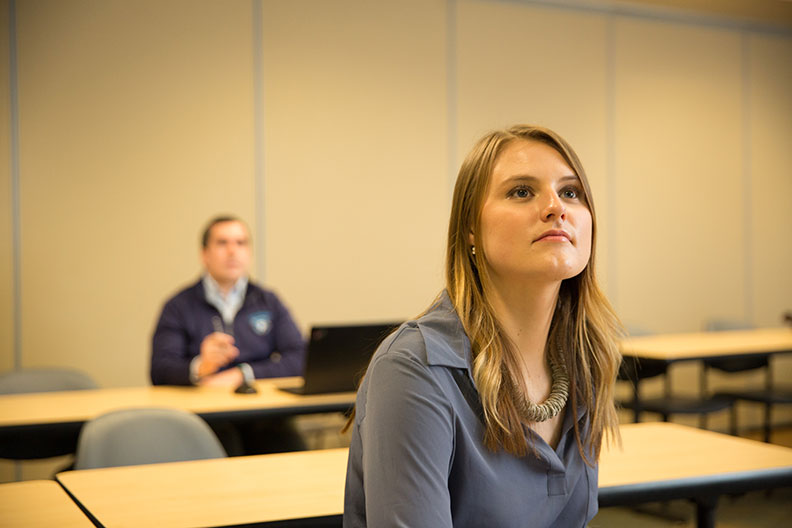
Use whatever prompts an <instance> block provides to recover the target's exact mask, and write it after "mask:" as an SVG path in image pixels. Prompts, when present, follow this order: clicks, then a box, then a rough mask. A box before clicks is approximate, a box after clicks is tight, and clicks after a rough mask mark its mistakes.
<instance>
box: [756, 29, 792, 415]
mask: <svg viewBox="0 0 792 528" xmlns="http://www.w3.org/2000/svg"><path fill="white" fill-rule="evenodd" d="M749 50H750V56H749V59H748V60H749V63H750V82H751V84H750V88H749V91H750V118H751V129H750V138H751V145H750V147H751V153H750V156H751V211H752V213H753V214H752V219H751V225H750V233H751V234H750V237H751V251H752V253H751V254H752V258H751V267H752V270H751V271H752V277H753V283H752V284H751V286H752V293H753V298H752V299H751V302H752V308H753V316H754V322H755V324H757V325H759V326H778V325H780V324H782V322H781V314H782V313H784V312H787V313H788V312H792V273H790V270H792V245H790V243H789V241H790V239H792V235H790V233H792V198H791V197H792V174H790V170H792V169H790V167H792V150H790V143H791V142H792V140H791V139H790V138H792V38H789V37H786V38H782V37H774V36H760V35H754V36H752V37H751V39H750V43H749ZM773 374H774V376H775V379H776V380H778V381H779V382H783V383H789V382H790V380H792V355H790V354H785V355H782V356H778V357H776V358H773ZM775 414H776V420H777V421H782V422H783V421H784V420H786V421H787V422H788V421H789V420H790V419H792V409H790V408H789V406H780V407H779V408H778V410H777V411H775Z"/></svg>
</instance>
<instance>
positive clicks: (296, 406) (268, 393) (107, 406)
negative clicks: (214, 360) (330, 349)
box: [0, 378, 355, 458]
mask: <svg viewBox="0 0 792 528" xmlns="http://www.w3.org/2000/svg"><path fill="white" fill-rule="evenodd" d="M301 382H302V378H277V379H262V380H256V382H255V385H256V388H257V389H258V391H259V392H258V394H235V393H234V392H233V390H232V389H228V388H210V387H176V386H166V385H159V386H153V387H152V386H146V387H131V388H114V389H96V390H82V391H64V392H41V393H30V394H7V395H1V396H0V452H2V453H7V452H13V453H18V454H19V456H15V457H14V458H36V456H35V452H36V451H35V449H36V443H37V441H38V440H39V439H42V438H43V437H46V436H47V435H49V434H52V433H53V432H58V433H61V434H64V435H65V436H66V437H67V438H71V439H73V441H74V442H75V445H76V439H77V435H78V434H79V431H80V428H81V427H82V424H83V423H85V422H86V421H88V420H90V419H91V418H94V417H96V416H99V415H100V414H103V413H105V412H108V411H112V410H116V409H122V408H129V407H175V408H179V409H185V410H188V411H192V412H194V413H196V414H198V415H200V416H201V417H203V418H204V419H206V420H207V421H212V420H249V419H253V418H261V417H271V416H284V415H297V414H311V413H320V412H343V411H346V410H348V409H349V408H350V407H351V405H352V404H353V403H354V400H355V393H353V392H345V393H337V394H322V395H312V396H300V395H296V394H291V393H288V392H284V391H281V390H278V388H277V387H279V386H280V387H284V386H294V385H298V384H299V383H301ZM9 458H11V457H9Z"/></svg>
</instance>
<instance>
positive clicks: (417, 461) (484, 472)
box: [344, 293, 597, 528]
mask: <svg viewBox="0 0 792 528" xmlns="http://www.w3.org/2000/svg"><path fill="white" fill-rule="evenodd" d="M470 365H471V353H470V341H469V340H468V338H467V336H466V335H465V333H464V330H463V328H462V324H461V322H460V320H459V318H458V317H457V315H456V312H455V311H454V308H453V306H452V305H451V302H450V300H449V298H448V296H447V294H446V293H443V295H442V297H441V298H440V300H439V302H438V303H436V304H435V306H433V307H432V309H431V310H430V311H429V312H428V313H427V314H426V315H424V316H423V317H421V318H420V319H418V320H417V321H410V322H407V323H405V324H404V325H402V326H401V328H399V329H398V330H397V331H396V332H395V333H394V334H392V335H391V336H390V337H388V338H387V339H386V340H385V341H384V342H383V343H382V345H380V347H379V349H378V350H377V352H376V353H375V354H374V357H373V358H372V360H371V364H370V366H369V369H368V372H367V373H366V376H365V378H364V380H363V384H362V385H361V387H360V390H359V391H358V395H357V404H356V409H357V411H356V417H355V423H354V429H353V432H352V441H351V445H350V449H349V463H348V466H347V477H346V491H345V496H344V526H345V527H347V528H357V527H363V526H371V527H373V528H380V527H391V526H399V527H410V528H419V527H428V528H442V527H451V526H453V527H456V528H462V527H476V528H479V527H483V526H486V527H492V528H497V527H503V528H515V527H522V526H524V527H531V528H539V527H551V526H553V527H555V526H557V527H565V528H566V527H580V526H585V525H586V523H587V522H588V521H589V520H591V518H592V517H594V515H595V514H596V513H597V469H596V468H591V467H589V466H587V465H586V464H585V463H584V462H583V459H582V457H581V456H580V453H579V451H578V446H577V442H576V441H575V435H574V431H573V420H574V419H577V420H579V427H580V428H581V431H583V430H585V429H586V419H585V415H584V413H583V412H578V413H576V416H574V417H573V413H571V412H569V408H567V411H566V412H565V416H564V420H563V430H562V436H561V440H560V441H559V443H558V446H557V447H556V449H553V448H552V447H550V446H549V445H548V444H547V443H546V442H545V441H544V440H543V439H542V438H541V437H540V436H539V435H536V434H532V435H531V439H530V440H529V441H531V442H533V444H534V447H535V449H536V452H537V453H538V455H539V456H538V457H537V456H536V455H534V454H528V455H526V456H524V457H516V456H514V455H511V454H508V453H506V452H504V451H502V450H501V451H499V452H497V453H493V452H491V451H489V450H488V449H487V448H486V447H485V446H484V443H483V438H484V433H483V424H482V421H481V419H480V413H481V403H480V400H479V398H478V393H477V391H476V388H475V384H474V382H473V379H472V377H471V373H470Z"/></svg>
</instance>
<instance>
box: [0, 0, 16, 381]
mask: <svg viewBox="0 0 792 528" xmlns="http://www.w3.org/2000/svg"><path fill="white" fill-rule="evenodd" d="M8 34H9V19H8V0H0V35H8ZM8 46H9V40H8V38H7V37H3V38H0V160H4V161H3V162H2V163H0V372H3V371H5V370H10V369H12V368H14V267H13V264H14V261H13V254H14V251H13V250H14V247H13V217H12V211H11V204H12V202H11V200H12V196H11V161H10V160H11V106H10V96H11V94H10V85H9V81H10V73H11V72H10V64H9V61H8V53H9V48H8Z"/></svg>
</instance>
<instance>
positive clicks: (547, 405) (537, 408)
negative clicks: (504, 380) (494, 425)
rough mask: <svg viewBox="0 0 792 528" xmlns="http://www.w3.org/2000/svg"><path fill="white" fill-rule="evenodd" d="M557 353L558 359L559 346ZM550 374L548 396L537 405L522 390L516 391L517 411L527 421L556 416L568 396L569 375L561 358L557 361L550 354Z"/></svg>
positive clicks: (532, 421) (539, 420)
mask: <svg viewBox="0 0 792 528" xmlns="http://www.w3.org/2000/svg"><path fill="white" fill-rule="evenodd" d="M558 354H559V359H560V358H561V354H562V352H561V348H560V347H559V349H558ZM550 375H551V376H552V378H553V385H552V388H551V389H550V396H548V397H547V399H546V400H545V401H544V402H542V403H541V404H539V405H537V404H535V403H534V402H532V401H531V400H529V399H528V397H527V396H526V395H525V394H524V393H523V392H522V391H520V390H518V391H516V392H517V402H516V403H517V411H518V412H519V413H520V415H521V416H522V417H523V419H525V420H526V421H528V422H529V423H536V422H544V421H547V420H549V419H550V418H553V417H554V416H557V415H558V413H560V412H561V409H563V408H564V405H566V402H567V398H568V397H569V376H568V375H567V371H566V366H565V365H564V362H563V360H561V361H557V360H556V358H555V357H553V355H550Z"/></svg>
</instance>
